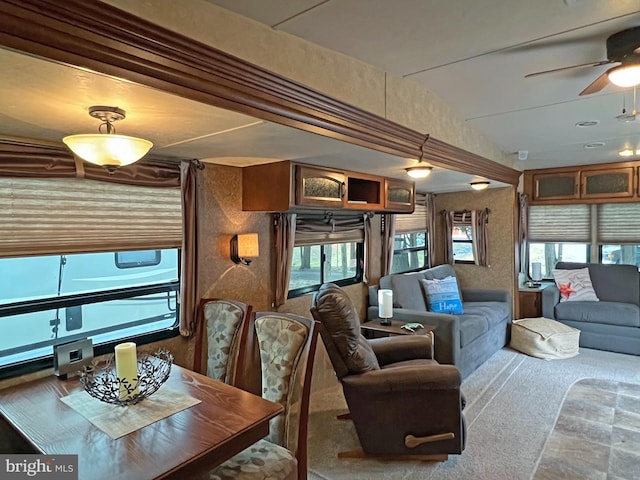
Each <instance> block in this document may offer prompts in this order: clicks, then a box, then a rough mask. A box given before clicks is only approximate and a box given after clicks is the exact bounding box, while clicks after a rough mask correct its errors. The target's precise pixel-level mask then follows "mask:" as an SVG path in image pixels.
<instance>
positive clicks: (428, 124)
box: [106, 0, 513, 167]
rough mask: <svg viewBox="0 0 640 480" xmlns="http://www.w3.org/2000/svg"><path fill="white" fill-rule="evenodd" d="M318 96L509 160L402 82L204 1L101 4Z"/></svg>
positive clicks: (430, 96) (148, 0)
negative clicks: (312, 90) (135, 16)
mask: <svg viewBox="0 0 640 480" xmlns="http://www.w3.org/2000/svg"><path fill="white" fill-rule="evenodd" d="M106 3H110V4H112V5H114V6H116V7H118V8H121V9H123V10H126V11H128V12H130V13H133V14H134V15H138V16H140V17H142V18H145V19H147V20H149V21H152V22H154V23H156V24H158V25H161V26H163V27H165V28H168V29H170V30H173V31H176V32H179V33H181V34H183V35H186V36H189V37H192V38H194V39H196V40H198V41H201V42H203V43H206V44H208V45H211V46H213V47H215V48H218V49H219V50H222V51H224V52H227V53H230V54H232V55H235V56H237V57H240V58H242V59H244V60H247V61H249V62H251V63H253V64H255V65H259V66H261V67H263V68H266V69H268V70H270V71H272V72H275V73H278V74H281V75H283V76H285V77H287V78H289V79H292V80H296V81H298V82H300V83H302V84H304V85H307V86H309V87H312V88H314V89H316V90H318V91H320V92H323V93H325V94H327V95H330V96H332V97H334V98H337V99H339V100H342V101H344V102H346V103H349V104H351V105H354V106H356V107H359V108H361V109H363V110H366V111H368V112H371V113H374V114H376V115H379V116H381V117H385V118H388V119H389V120H392V121H394V122H397V123H400V124H402V125H405V126H406V127H409V128H412V129H414V130H417V131H419V132H422V133H429V134H431V135H433V136H434V137H436V138H438V139H439V140H442V141H445V142H448V143H451V144H453V145H456V146H458V147H460V148H463V149H465V150H468V151H470V152H473V153H476V154H478V155H482V156H483V157H486V158H488V159H490V160H493V161H496V162H499V163H502V164H504V165H507V166H510V167H511V166H512V165H513V159H512V158H510V157H509V156H508V155H506V154H505V153H503V152H501V151H500V150H499V149H498V148H496V147H495V146H494V145H492V144H491V142H489V141H488V140H487V139H486V138H485V137H484V136H483V135H482V134H481V133H480V132H478V131H477V130H475V129H474V128H472V127H470V126H469V125H468V124H466V122H465V121H464V119H463V118H461V117H459V115H458V114H457V113H456V112H454V111H453V110H452V109H451V108H450V107H449V106H448V105H446V104H445V103H444V102H443V101H442V100H441V99H440V98H438V97H437V96H436V95H434V94H433V93H431V92H429V91H428V90H426V89H425V88H424V87H422V86H420V85H419V84H417V83H415V82H414V81H412V80H408V79H405V78H402V77H397V76H393V75H388V74H387V73H386V72H384V71H383V70H381V69H380V68H377V67H374V66H372V65H369V64H367V63H364V62H362V61H360V60H356V59H354V58H351V57H347V56H346V55H343V54H340V53H337V52H334V51H332V50H328V49H326V48H323V47H320V46H318V45H315V44H313V43H310V42H308V41H306V40H302V39H300V38H298V37H295V36H293V35H289V34H287V33H284V32H281V31H277V30H274V29H272V28H270V27H268V26H266V25H263V24H260V23H258V22H255V21H253V20H251V19H249V18H245V17H242V16H240V15H237V14H234V13H232V12H230V11H228V10H225V9H223V8H220V7H218V6H216V5H212V4H210V3H208V2H206V1H205V0H182V1H181V2H179V8H178V3H176V2H175V0H144V1H141V0H138V1H136V2H131V1H130V0H106Z"/></svg>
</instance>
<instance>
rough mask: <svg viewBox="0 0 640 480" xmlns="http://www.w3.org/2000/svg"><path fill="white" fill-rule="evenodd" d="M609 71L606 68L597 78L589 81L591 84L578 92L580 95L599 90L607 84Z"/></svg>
mask: <svg viewBox="0 0 640 480" xmlns="http://www.w3.org/2000/svg"><path fill="white" fill-rule="evenodd" d="M610 71H611V69H609V70H607V71H606V72H604V73H603V74H602V75H600V76H599V77H598V78H596V79H595V80H594V81H593V82H591V84H590V85H589V86H588V87H587V88H585V89H584V90H583V91H581V92H580V96H583V95H590V94H592V93H596V92H599V91H600V90H602V89H603V88H604V87H606V86H607V85H609V76H608V74H609V72H610Z"/></svg>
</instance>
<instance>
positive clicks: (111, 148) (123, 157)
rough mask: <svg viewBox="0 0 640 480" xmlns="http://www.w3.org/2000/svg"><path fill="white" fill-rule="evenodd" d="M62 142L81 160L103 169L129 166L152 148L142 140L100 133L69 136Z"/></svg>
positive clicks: (147, 142)
mask: <svg viewBox="0 0 640 480" xmlns="http://www.w3.org/2000/svg"><path fill="white" fill-rule="evenodd" d="M62 141H63V142H64V143H65V144H66V145H67V146H68V147H69V148H70V149H71V151H72V152H73V153H75V154H76V155H77V156H79V157H80V158H82V159H83V160H86V161H87V162H89V163H93V164H95V165H100V166H103V167H123V166H125V165H131V164H132V163H134V162H137V161H138V160H140V159H141V158H142V157H144V156H145V155H146V154H147V152H148V151H149V150H150V149H151V147H153V143H151V142H150V141H149V140H144V139H143V138H136V137H128V136H126V135H114V134H113V135H112V134H101V133H96V134H92V133H87V134H81V135H69V136H68V137H64V138H63V139H62Z"/></svg>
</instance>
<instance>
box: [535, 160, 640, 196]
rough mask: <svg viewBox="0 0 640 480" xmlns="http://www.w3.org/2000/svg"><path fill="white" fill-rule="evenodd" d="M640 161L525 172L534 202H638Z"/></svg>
mask: <svg viewBox="0 0 640 480" xmlns="http://www.w3.org/2000/svg"><path fill="white" fill-rule="evenodd" d="M639 168H640V162H625V163H615V164H608V165H606V166H605V167H604V168H603V165H602V164H599V165H585V166H581V167H562V168H555V169H554V168H549V169H541V170H527V171H525V172H524V191H525V193H527V194H528V195H529V198H530V199H531V203H532V204H561V203H584V202H585V201H587V202H592V203H604V202H625V201H634V202H635V201H638V189H637V181H638V180H637V178H638V169H639Z"/></svg>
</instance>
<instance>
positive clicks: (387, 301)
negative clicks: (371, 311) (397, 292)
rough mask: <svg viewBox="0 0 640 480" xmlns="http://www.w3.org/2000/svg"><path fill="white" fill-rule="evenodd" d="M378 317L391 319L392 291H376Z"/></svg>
mask: <svg viewBox="0 0 640 480" xmlns="http://www.w3.org/2000/svg"><path fill="white" fill-rule="evenodd" d="M378 317H380V318H391V317H393V290H388V289H384V288H383V289H380V290H378Z"/></svg>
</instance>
